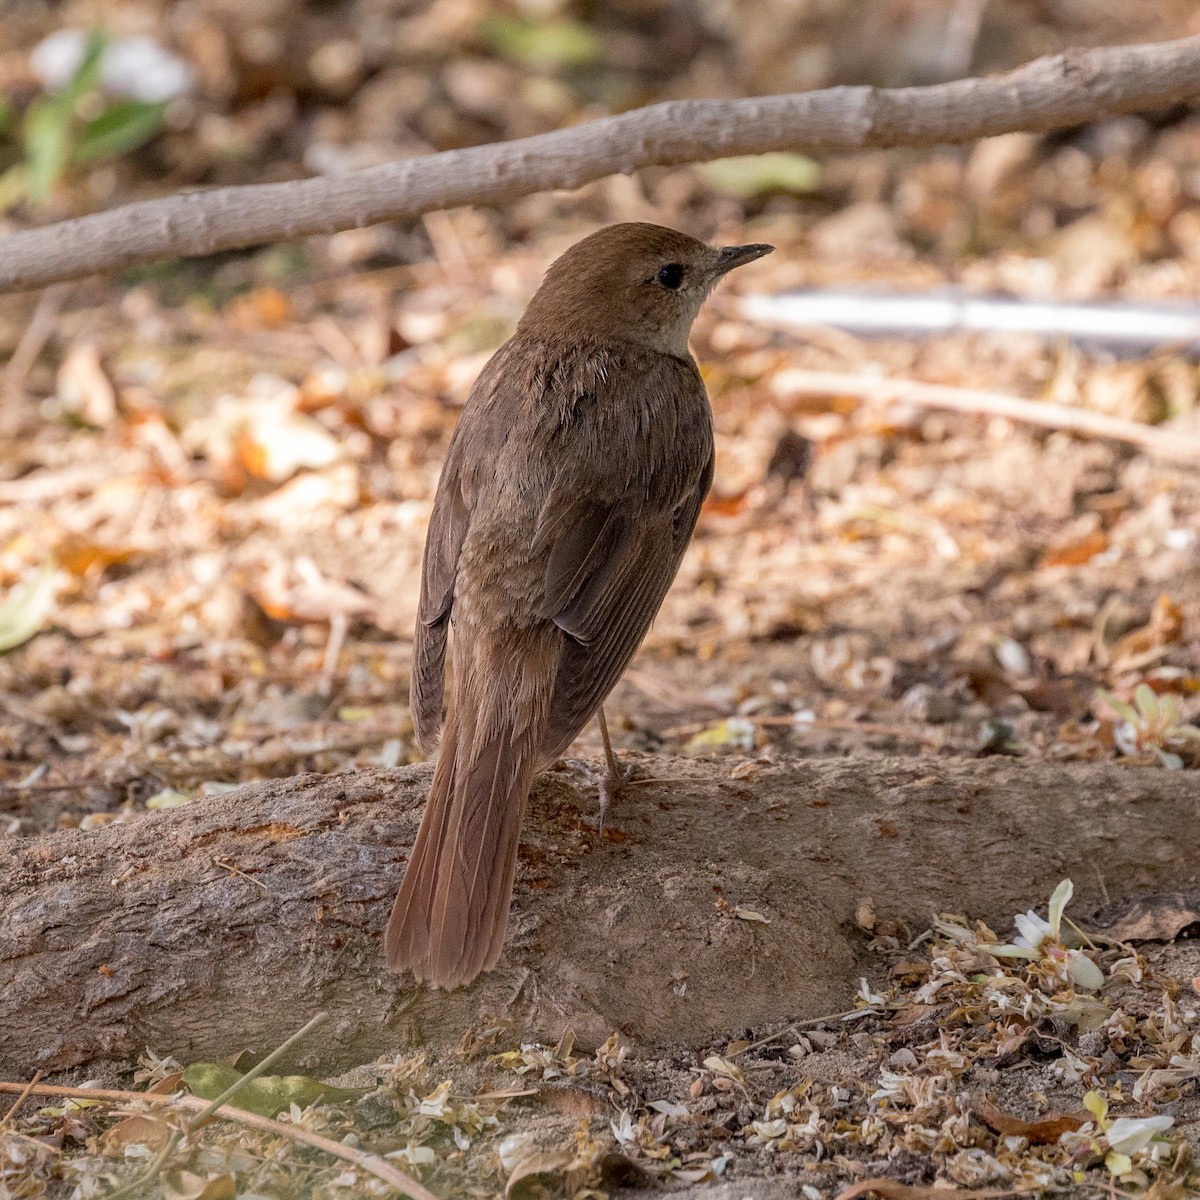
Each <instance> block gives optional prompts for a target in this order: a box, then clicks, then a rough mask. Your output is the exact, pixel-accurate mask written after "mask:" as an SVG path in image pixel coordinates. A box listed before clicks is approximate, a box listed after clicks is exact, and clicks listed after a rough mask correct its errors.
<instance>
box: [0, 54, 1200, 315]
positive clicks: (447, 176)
mask: <svg viewBox="0 0 1200 1200" xmlns="http://www.w3.org/2000/svg"><path fill="white" fill-rule="evenodd" d="M1196 95H1200V36H1197V37H1191V38H1181V39H1179V40H1178V41H1173V42H1159V43H1153V44H1148V45H1142V46H1113V47H1108V48H1105V49H1099V50H1068V51H1066V52H1064V53H1062V54H1056V55H1054V56H1052V57H1048V58H1039V59H1037V60H1036V61H1034V62H1032V63H1029V64H1027V65H1026V66H1023V67H1020V68H1018V69H1017V70H1015V71H1010V72H1009V73H1008V74H1006V75H999V76H995V77H991V78H982V79H960V80H956V81H955V82H953V83H943V84H937V85H935V86H932V87H918V88H902V89H878V88H870V87H835V88H825V89H823V90H821V91H814V92H801V93H796V94H793V95H785V96H764V97H761V98H752V99H745V100H675V101H670V102H668V103H665V104H654V105H651V106H649V107H647V108H639V109H634V110H633V111H632V112H627V113H623V114H621V115H620V116H616V117H607V118H605V119H603V120H600V121H592V122H589V123H587V124H583V125H576V126H572V127H571V128H568V129H559V130H555V131H554V132H552V133H544V134H539V135H537V136H536V137H529V138H521V139H519V140H517V141H512V142H499V143H495V144H493V145H487V146H475V147H472V148H470V149H466V150H450V151H446V152H444V153H441V154H431V155H429V156H427V157H423V158H415V159H405V160H403V161H401V162H395V163H387V164H385V165H383V166H379V167H370V168H367V169H365V170H361V171H352V172H348V173H346V174H345V175H338V176H321V177H318V178H314V179H302V180H294V181H291V182H288V183H273V184H258V185H252V186H246V187H230V188H217V189H214V190H212V191H207V192H192V193H187V194H181V195H175V196H169V197H166V198H163V199H160V200H148V201H143V202H141V203H137V204H129V205H125V206H124V207H122V208H116V209H113V210H111V211H110V212H105V213H97V214H94V215H92V216H88V217H82V218H79V219H78V220H74V221H66V222H63V223H61V224H58V225H51V226H48V227H46V228H44V229H35V230H30V231H27V232H23V233H15V234H10V235H9V236H8V237H5V238H0V292H3V291H15V290H18V289H21V288H32V287H39V286H42V285H44V284H48V283H53V282H55V281H56V280H63V279H73V278H77V277H79V276H83V275H91V274H95V273H97V272H100V271H113V270H119V269H121V268H123V267H129V266H132V265H134V264H135V263H142V262H149V261H151V260H153V259H158V258H169V257H175V256H180V255H206V254H215V253H217V252H218V251H221V250H230V249H235V248H237V247H242V246H254V245H259V244H261V243H264V242H274V241H280V240H284V239H288V240H291V239H295V238H301V237H306V236H308V235H311V234H322V233H324V234H328V233H335V232H337V231H338V230H342V229H352V228H359V227H361V226H364V225H373V224H377V223H378V222H380V221H397V220H412V219H413V218H415V217H418V216H420V215H421V214H423V213H427V212H432V211H435V210H437V209H443V208H453V207H456V206H459V205H464V204H496V203H499V202H502V201H505V200H513V199H516V198H517V197H518V196H526V195H529V194H530V193H531V192H540V191H548V190H551V189H572V188H577V187H581V186H582V185H583V184H585V183H590V182H591V181H592V180H595V179H601V178H603V177H604V176H606V175H613V174H617V173H624V174H630V173H632V172H633V171H637V170H640V169H641V168H643V167H654V166H677V165H679V164H682V163H690V162H706V161H710V160H712V159H715V158H725V157H728V156H730V155H738V154H762V153H765V152H767V151H772V150H807V151H812V150H859V149H863V148H867V147H888V146H928V145H936V144H938V143H940V142H967V141H974V140H975V139H977V138H983V137H991V136H994V135H996V134H1001V133H1010V132H1013V131H1017V130H1049V129H1061V128H1064V127H1067V126H1070V125H1076V124H1080V123H1082V122H1084V121H1091V120H1095V119H1097V118H1099V117H1103V116H1109V115H1111V114H1114V113H1123V112H1133V111H1137V110H1140V109H1141V110H1144V109H1148V108H1161V107H1164V106H1166V105H1171V104H1175V103H1178V102H1180V101H1183V100H1188V99H1191V98H1192V97H1194V96H1196Z"/></svg>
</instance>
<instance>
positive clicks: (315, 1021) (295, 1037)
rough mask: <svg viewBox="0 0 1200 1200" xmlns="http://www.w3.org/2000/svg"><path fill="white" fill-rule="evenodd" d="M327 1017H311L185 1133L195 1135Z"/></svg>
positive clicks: (193, 1120)
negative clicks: (219, 1109) (227, 1101)
mask: <svg viewBox="0 0 1200 1200" xmlns="http://www.w3.org/2000/svg"><path fill="white" fill-rule="evenodd" d="M328 1015H329V1014H328V1013H323V1012H319V1013H317V1015H316V1016H315V1017H313V1018H312V1020H310V1021H309V1022H308V1023H307V1024H306V1025H305V1026H304V1027H303V1028H302V1029H297V1030H296V1032H295V1033H293V1034H292V1036H291V1037H290V1038H288V1039H287V1041H285V1042H283V1043H282V1044H280V1045H279V1046H276V1047H275V1049H274V1050H272V1051H271V1053H270V1054H268V1055H267V1057H266V1058H264V1059H263V1060H262V1062H260V1063H259V1064H258V1066H256V1067H252V1068H251V1069H250V1070H249V1071H247V1072H246V1073H245V1075H243V1076H242V1077H241V1079H239V1080H237V1081H236V1082H234V1083H232V1084H230V1085H229V1087H227V1088H226V1089H225V1090H224V1091H223V1092H222V1093H221V1094H220V1095H219V1096H218V1097H217V1098H216V1099H215V1100H213V1101H212V1102H211V1103H210V1104H209V1106H208V1107H207V1108H206V1109H205V1110H204V1111H203V1112H202V1113H201V1114H200V1115H199V1116H198V1117H193V1118H192V1119H191V1120H190V1121H189V1122H188V1126H187V1129H186V1131H185V1132H187V1133H195V1132H196V1130H197V1129H199V1128H200V1126H201V1125H203V1124H204V1122H205V1121H206V1120H207V1119H208V1118H209V1117H211V1116H212V1115H213V1113H215V1112H216V1111H217V1109H218V1108H220V1107H221V1105H222V1104H224V1103H225V1101H226V1100H232V1099H233V1097H234V1096H236V1095H237V1094H238V1092H240V1091H241V1090H242V1089H243V1088H244V1087H245V1086H246V1084H248V1083H250V1082H251V1081H252V1080H255V1079H257V1078H258V1077H259V1076H260V1075H263V1074H265V1073H266V1070H267V1068H268V1067H269V1066H271V1065H272V1064H274V1063H276V1062H278V1061H279V1060H280V1059H281V1058H282V1057H283V1055H284V1054H286V1053H287V1052H288V1051H289V1050H290V1049H291V1048H292V1047H293V1046H294V1045H295V1044H296V1043H297V1042H298V1041H300V1039H301V1038H303V1037H305V1036H307V1035H308V1034H309V1033H311V1032H312V1031H313V1030H314V1029H316V1027H317V1026H318V1025H320V1024H321V1022H322V1021H324V1020H325V1019H326V1017H328Z"/></svg>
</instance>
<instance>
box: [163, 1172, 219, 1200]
mask: <svg viewBox="0 0 1200 1200" xmlns="http://www.w3.org/2000/svg"><path fill="white" fill-rule="evenodd" d="M162 1194H163V1200H234V1198H235V1197H236V1196H237V1183H236V1182H235V1180H234V1178H233V1176H232V1175H214V1176H212V1177H210V1178H206V1177H205V1176H203V1175H197V1174H195V1172H193V1171H183V1170H178V1171H167V1172H166V1173H165V1174H164V1175H163V1177H162Z"/></svg>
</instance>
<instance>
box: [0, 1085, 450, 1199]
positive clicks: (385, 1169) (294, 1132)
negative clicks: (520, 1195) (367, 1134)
mask: <svg viewBox="0 0 1200 1200" xmlns="http://www.w3.org/2000/svg"><path fill="white" fill-rule="evenodd" d="M5 1092H7V1093H9V1094H10V1095H11V1094H13V1093H17V1094H20V1095H23V1096H28V1095H34V1096H61V1097H63V1098H65V1099H70V1100H111V1101H113V1102H114V1103H116V1104H130V1103H132V1102H133V1101H135V1100H145V1101H147V1102H149V1103H150V1104H165V1105H169V1106H171V1107H172V1108H186V1109H190V1110H191V1111H192V1112H196V1113H203V1112H204V1111H205V1110H206V1109H207V1108H209V1107H210V1103H209V1101H207V1100H204V1099H202V1098H201V1097H200V1096H183V1095H177V1094H169V1093H168V1094H163V1093H160V1092H126V1091H121V1090H119V1089H116V1088H79V1087H57V1086H55V1085H53V1084H48V1083H36V1082H35V1083H33V1084H28V1083H7V1082H4V1081H0V1093H5ZM18 1103H19V1101H18ZM13 1107H14V1108H15V1107H16V1105H14V1106H13ZM9 1111H10V1112H11V1111H12V1110H11V1109H10V1110H9ZM216 1115H217V1117H218V1118H220V1119H221V1120H225V1121H236V1122H237V1123H238V1124H239V1125H246V1126H248V1127H249V1128H251V1129H257V1130H260V1131H261V1132H262V1133H271V1134H274V1135H275V1136H276V1137H281V1138H286V1139H288V1140H289V1141H292V1142H300V1143H301V1144H302V1145H305V1146H311V1147H312V1148H313V1149H314V1150H322V1151H324V1153H326V1154H332V1155H333V1156H334V1157H335V1158H340V1159H341V1160H342V1161H343V1162H348V1163H353V1164H354V1165H355V1166H357V1167H361V1168H362V1169H363V1170H364V1171H366V1172H368V1173H369V1174H371V1175H374V1176H375V1177H376V1178H377V1179H382V1180H383V1182H384V1183H390V1184H391V1185H392V1187H394V1188H395V1189H396V1190H397V1191H399V1192H400V1194H401V1195H403V1196H408V1197H410V1198H411V1200H437V1197H436V1196H434V1194H433V1193H432V1192H431V1191H430V1190H429V1189H428V1188H426V1187H422V1185H421V1184H419V1183H418V1182H417V1181H416V1180H415V1179H413V1177H412V1176H411V1175H409V1174H407V1173H406V1172H404V1171H401V1170H400V1169H399V1167H395V1166H393V1165H392V1164H391V1163H390V1162H388V1161H387V1159H385V1158H381V1157H380V1156H379V1155H378V1154H368V1153H367V1152H366V1151H365V1150H356V1149H355V1148H354V1147H353V1146H347V1145H346V1144H345V1143H344V1142H335V1141H334V1140H333V1139H332V1138H327V1137H322V1136H321V1135H320V1134H319V1133H312V1132H311V1131H309V1130H307V1129H304V1128H302V1127H301V1126H299V1125H285V1124H284V1123H283V1122H282V1121H273V1120H272V1119H271V1118H270V1117H260V1116H259V1115H258V1113H252V1112H247V1111H246V1110H245V1109H244V1108H231V1107H230V1106H229V1105H228V1104H226V1105H223V1106H222V1108H221V1111H220V1112H219V1113H217V1114H216Z"/></svg>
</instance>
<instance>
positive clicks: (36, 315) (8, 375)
mask: <svg viewBox="0 0 1200 1200" xmlns="http://www.w3.org/2000/svg"><path fill="white" fill-rule="evenodd" d="M71 291H72V285H71V284H68V283H56V284H53V285H51V286H50V287H48V288H47V289H46V290H45V291H44V292H43V293H42V294H41V295H40V296H39V297H38V302H37V304H36V305H35V306H34V309H33V315H32V316H31V317H30V318H29V324H28V325H26V326H25V332H24V333H22V334H21V340H20V341H19V342H18V343H17V348H16V349H15V350H14V351H13V355H12V358H10V359H9V360H8V366H6V367H5V368H4V374H3V377H2V381H3V383H4V387H5V389H6V390H7V391H8V392H9V393H10V394H11V395H14V396H16V395H19V394H20V393H21V392H22V391H23V390H24V388H25V380H26V379H27V378H28V377H29V372H30V371H31V370H32V369H33V364H34V363H35V362H37V359H38V355H39V354H41V352H42V348H43V347H44V346H45V345H46V343H47V342H48V341H49V340H50V335H51V334H52V333H53V332H54V327H55V325H56V324H57V323H58V314H59V312H60V311H61V310H62V306H63V304H64V302H65V301H66V299H67V296H68V295H69V294H70V293H71Z"/></svg>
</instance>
